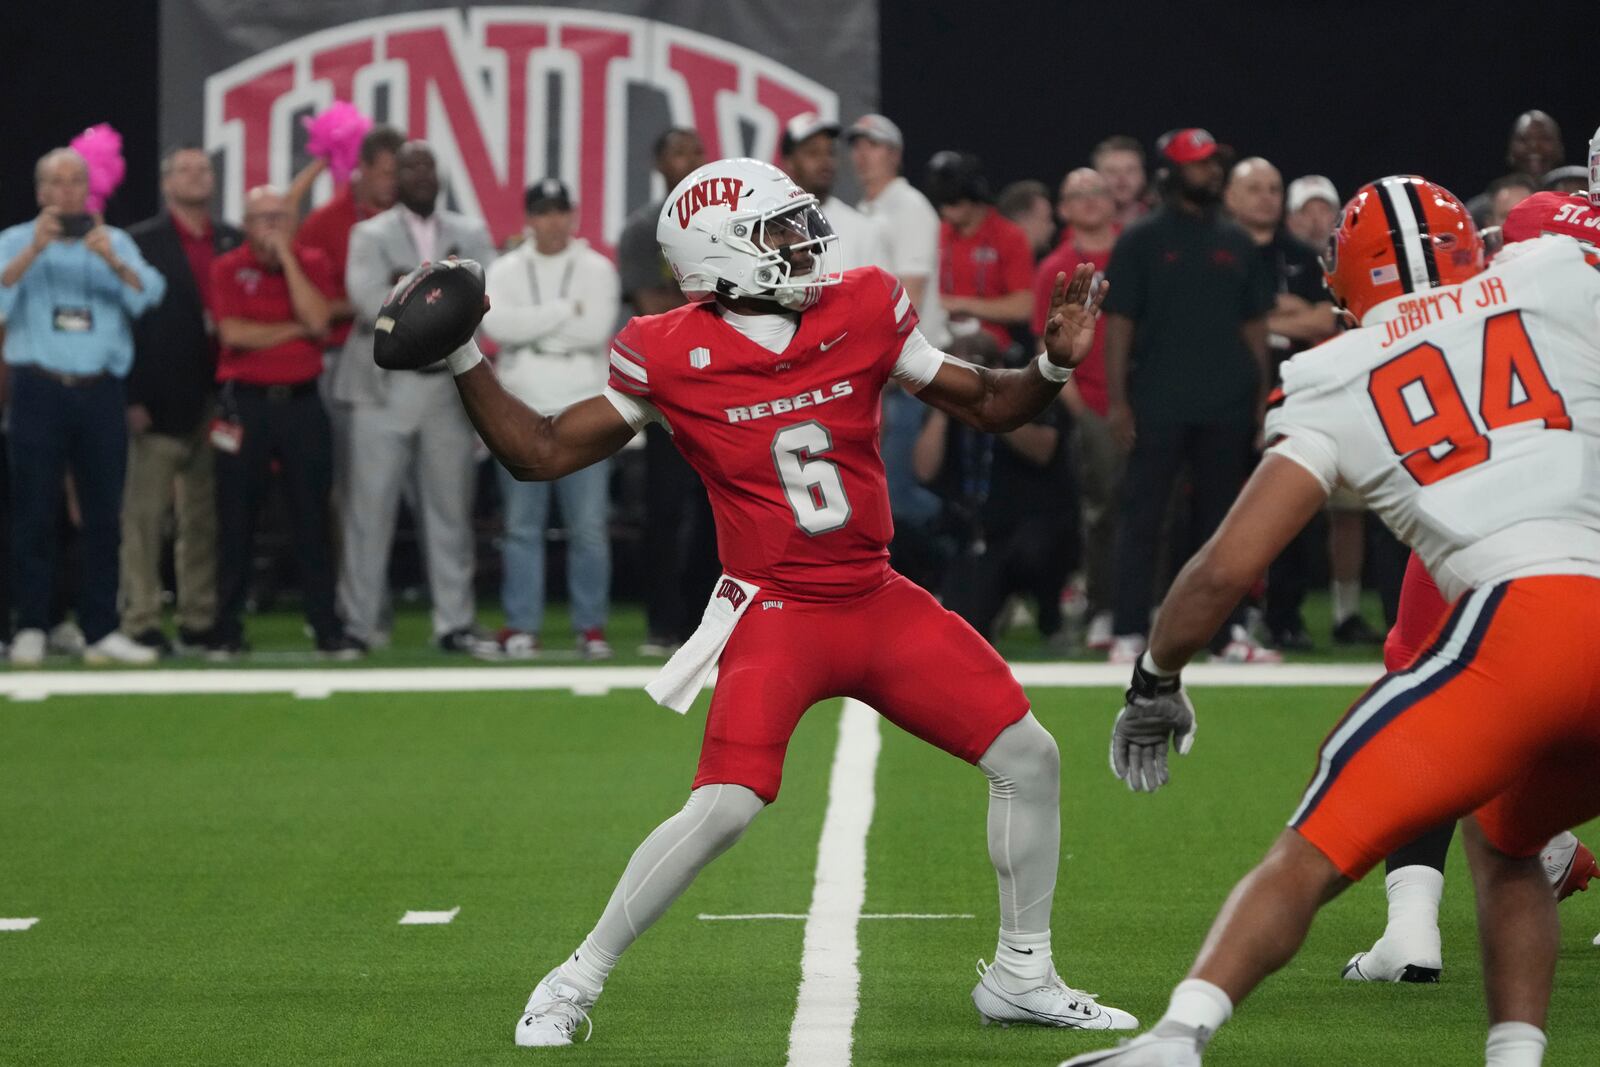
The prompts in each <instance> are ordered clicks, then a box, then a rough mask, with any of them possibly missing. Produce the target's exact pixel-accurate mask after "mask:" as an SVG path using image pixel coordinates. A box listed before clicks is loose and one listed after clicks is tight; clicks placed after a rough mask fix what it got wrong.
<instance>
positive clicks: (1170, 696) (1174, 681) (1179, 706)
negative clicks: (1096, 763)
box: [1111, 657, 1195, 793]
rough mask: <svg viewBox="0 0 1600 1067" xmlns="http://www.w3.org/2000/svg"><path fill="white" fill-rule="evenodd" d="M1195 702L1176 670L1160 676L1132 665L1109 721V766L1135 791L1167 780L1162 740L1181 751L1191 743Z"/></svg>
mask: <svg viewBox="0 0 1600 1067" xmlns="http://www.w3.org/2000/svg"><path fill="white" fill-rule="evenodd" d="M1194 731H1195V719H1194V705H1193V704H1191V703H1189V695H1188V694H1187V693H1185V692H1184V691H1183V683H1182V682H1181V681H1180V680H1179V678H1178V676H1177V675H1172V676H1171V677H1169V678H1161V677H1158V676H1157V675H1155V674H1152V673H1151V672H1149V671H1147V670H1145V669H1144V663H1143V657H1141V658H1140V661H1139V662H1136V663H1135V664H1134V665H1133V682H1132V684H1131V685H1129V686H1128V692H1127V694H1126V695H1125V696H1124V698H1123V708H1122V711H1120V712H1119V713H1118V714H1117V721H1116V722H1115V723H1113V724H1112V727H1111V772H1112V773H1113V774H1115V775H1116V776H1117V777H1118V778H1121V779H1122V780H1123V781H1124V782H1127V783H1128V788H1129V789H1132V790H1134V791H1135V792H1138V793H1154V792H1155V791H1156V790H1157V789H1160V788H1161V787H1162V786H1164V785H1166V784H1167V746H1168V744H1169V743H1172V744H1175V745H1176V746H1177V749H1178V755H1180V756H1186V755H1188V754H1189V749H1190V748H1191V747H1193V745H1194Z"/></svg>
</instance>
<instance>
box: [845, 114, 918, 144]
mask: <svg viewBox="0 0 1600 1067" xmlns="http://www.w3.org/2000/svg"><path fill="white" fill-rule="evenodd" d="M857 137H865V138H866V139H867V140H869V141H876V142H877V143H878V144H886V145H893V146H894V147H895V148H904V147H905V144H906V142H905V138H904V137H901V136H900V127H898V126H896V125H895V124H894V123H892V122H890V121H889V120H888V119H887V118H885V117H883V116H882V115H878V114H871V115H862V116H861V117H860V118H858V119H856V120H855V122H853V123H851V124H850V128H849V129H848V130H846V131H844V139H845V140H846V141H854V140H855V139H856V138H857Z"/></svg>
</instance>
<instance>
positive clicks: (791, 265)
mask: <svg viewBox="0 0 1600 1067" xmlns="http://www.w3.org/2000/svg"><path fill="white" fill-rule="evenodd" d="M723 240H724V241H725V242H726V243H727V244H728V245H730V246H731V247H733V248H737V249H739V250H740V251H743V252H746V253H748V254H749V255H751V256H753V257H754V258H755V263H754V265H753V266H752V267H751V269H750V273H749V276H748V277H749V281H748V282H746V283H745V284H744V285H740V286H732V287H729V288H730V290H731V291H730V293H729V295H732V296H752V297H756V298H758V299H764V300H772V301H774V302H775V303H777V304H779V305H781V306H783V307H785V308H788V309H789V310H791V311H803V310H805V309H806V308H808V307H810V306H811V305H813V304H815V303H816V302H817V300H818V298H820V297H821V295H822V289H823V287H825V286H829V285H837V284H838V283H839V281H840V280H841V279H842V278H843V277H844V271H843V270H842V269H841V265H840V262H839V238H838V236H837V235H836V234H835V233H834V232H833V227H832V226H831V225H829V223H828V219H827V217H826V216H824V215H823V214H822V211H821V210H820V209H819V208H818V207H817V201H816V198H815V197H811V196H807V197H806V198H805V199H803V200H800V201H798V202H796V203H793V204H785V205H783V206H781V207H779V208H777V209H775V210H772V211H766V212H763V213H761V214H759V215H747V216H734V217H733V218H731V219H729V220H728V221H727V223H726V224H724V227H723Z"/></svg>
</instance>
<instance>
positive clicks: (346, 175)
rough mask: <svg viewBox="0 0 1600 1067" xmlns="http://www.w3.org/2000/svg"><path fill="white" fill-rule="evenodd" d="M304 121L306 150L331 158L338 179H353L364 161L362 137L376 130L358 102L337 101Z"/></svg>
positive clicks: (329, 163)
mask: <svg viewBox="0 0 1600 1067" xmlns="http://www.w3.org/2000/svg"><path fill="white" fill-rule="evenodd" d="M303 121H304V123H305V127H306V135H307V136H306V151H307V152H310V153H311V154H312V155H313V156H317V157H319V158H321V159H325V160H327V161H328V172H329V173H330V174H332V175H333V180H334V181H336V182H340V183H343V182H347V181H349V180H350V175H351V174H353V173H355V169H356V167H357V165H358V164H359V163H360V162H361V139H362V138H363V137H365V136H366V135H367V131H368V130H370V129H372V120H371V119H369V118H367V116H365V115H363V114H362V113H361V112H360V111H358V110H356V106H355V105H354V104H351V103H349V102H348V101H344V100H336V101H334V102H333V103H332V104H331V105H329V106H328V108H327V109H326V110H324V111H323V112H322V113H321V114H319V115H314V116H312V117H311V118H308V119H305V120H303Z"/></svg>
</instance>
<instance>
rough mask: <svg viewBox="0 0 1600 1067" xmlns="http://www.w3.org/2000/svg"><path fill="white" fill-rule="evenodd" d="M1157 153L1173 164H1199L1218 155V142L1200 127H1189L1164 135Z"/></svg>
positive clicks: (1157, 145) (1170, 131)
mask: <svg viewBox="0 0 1600 1067" xmlns="http://www.w3.org/2000/svg"><path fill="white" fill-rule="evenodd" d="M1156 151H1157V152H1160V153H1161V154H1162V155H1163V156H1164V157H1166V158H1167V159H1168V160H1169V161H1171V162H1173V163H1198V162H1200V161H1201V160H1202V159H1210V158H1211V157H1212V156H1213V155H1215V154H1216V151H1217V142H1216V139H1215V138H1213V137H1212V136H1211V135H1210V134H1209V133H1207V132H1206V131H1205V130H1202V129H1201V128H1200V127H1198V126H1189V127H1185V128H1184V129H1181V130H1169V131H1168V132H1166V133H1164V134H1162V135H1161V139H1160V140H1158V141H1156Z"/></svg>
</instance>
